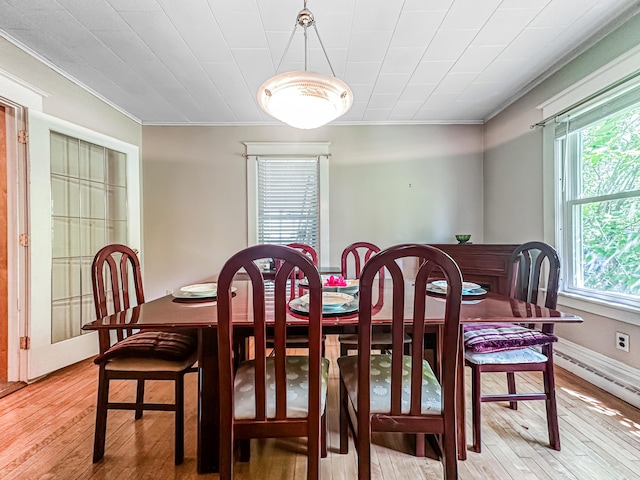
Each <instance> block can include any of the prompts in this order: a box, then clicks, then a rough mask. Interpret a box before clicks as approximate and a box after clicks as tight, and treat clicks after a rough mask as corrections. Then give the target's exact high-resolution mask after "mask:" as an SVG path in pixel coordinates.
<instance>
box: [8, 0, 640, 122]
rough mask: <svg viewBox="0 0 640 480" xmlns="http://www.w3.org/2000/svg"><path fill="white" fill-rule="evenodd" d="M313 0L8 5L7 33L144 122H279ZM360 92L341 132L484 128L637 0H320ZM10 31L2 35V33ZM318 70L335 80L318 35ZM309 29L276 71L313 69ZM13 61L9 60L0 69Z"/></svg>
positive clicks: (314, 48)
mask: <svg viewBox="0 0 640 480" xmlns="http://www.w3.org/2000/svg"><path fill="white" fill-rule="evenodd" d="M302 7H303V1H302V0H0V34H2V35H3V36H5V37H6V38H8V39H9V40H11V41H13V42H14V43H16V44H18V45H20V46H22V47H23V48H26V49H27V50H29V51H31V52H32V53H36V54H37V55H38V56H39V57H40V58H42V59H44V60H45V61H47V62H48V63H49V64H51V65H52V66H54V67H55V68H56V69H57V70H59V71H61V72H63V73H64V74H65V75H67V76H69V77H70V78H72V79H74V80H75V81H76V82H78V83H79V84H81V85H84V86H85V87H87V88H88V89H90V90H91V91H93V92H94V93H96V94H98V95H99V96H100V97H102V98H104V99H105V100H107V101H108V102H110V103H111V104H113V105H115V106H117V107H118V108H119V109H121V110H122V111H124V112H126V113H128V114H129V115H130V116H132V117H133V118H135V119H138V120H140V121H141V122H142V123H144V124H220V125H226V124H236V125H247V124H268V123H278V122H277V121H276V120H274V119H272V118H271V117H269V116H268V115H266V114H264V113H263V112H262V110H261V109H260V107H259V106H258V104H257V102H256V92H257V90H258V87H259V86H260V85H261V84H262V83H263V82H264V81H265V80H266V79H267V78H269V77H271V76H272V75H273V74H274V73H275V71H276V67H277V65H278V62H279V61H280V58H281V56H282V54H283V52H284V49H285V45H286V43H287V40H288V38H289V36H290V34H291V31H292V30H293V26H294V24H295V19H296V15H297V13H298V11H299V10H300V9H301V8H302ZM308 8H309V9H310V10H311V11H312V12H313V14H314V15H315V18H316V23H317V28H318V31H319V33H320V36H321V38H322V41H323V43H324V45H325V47H326V49H327V53H328V56H329V59H330V61H331V63H332V65H333V68H334V70H335V73H336V75H337V76H338V77H339V78H341V79H343V80H344V81H346V82H347V83H348V84H349V86H350V87H351V89H352V91H353V94H354V104H353V107H352V108H351V110H350V111H349V112H348V113H347V114H346V115H345V116H344V117H342V118H341V119H339V120H338V121H336V122H335V123H339V124H368V123H387V124H389V123H463V122H481V121H483V120H485V119H487V118H489V117H491V116H492V115H493V114H495V113H496V112H497V111H499V110H500V109H501V108H503V107H504V106H506V105H507V104H508V103H509V102H510V101H512V100H513V99H514V98H515V97H517V96H518V95H519V94H521V93H522V92H523V91H525V90H526V89H527V88H528V87H530V86H531V85H532V84H533V83H534V82H536V81H537V79H539V78H541V77H542V76H544V75H546V74H548V73H549V71H550V69H553V68H557V66H558V63H559V62H564V61H566V60H567V59H568V58H569V56H570V55H573V54H575V52H576V51H577V49H579V48H581V47H584V45H585V44H588V43H589V42H590V41H593V39H592V36H593V34H594V33H595V32H599V31H600V30H601V29H602V28H603V27H606V26H607V25H610V24H614V23H616V22H619V21H621V20H622V19H624V18H626V17H628V16H629V15H631V14H635V13H636V12H637V9H638V1H637V0H309V1H308ZM2 32H4V33H2ZM310 46H311V50H310V69H311V70H315V71H319V72H320V73H325V74H330V71H329V68H328V65H327V62H326V60H325V59H324V56H323V54H322V51H321V50H320V48H319V44H318V42H317V39H316V37H315V34H314V33H313V32H312V31H311V32H310ZM302 47H303V39H302V33H301V29H298V31H297V34H296V37H295V38H294V40H293V43H292V45H291V48H290V49H289V53H288V55H287V57H286V59H285V61H284V62H283V65H282V67H281V68H280V70H279V71H278V73H281V72H283V71H287V70H303V69H304V63H303V58H304V57H303V48H302ZM1 68H2V60H1V59H0V69H1Z"/></svg>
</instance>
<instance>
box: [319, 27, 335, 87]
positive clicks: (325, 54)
mask: <svg viewBox="0 0 640 480" xmlns="http://www.w3.org/2000/svg"><path fill="white" fill-rule="evenodd" d="M313 29H314V30H315V31H316V36H317V37H318V41H319V42H320V46H321V47H322V53H324V58H326V59H327V63H328V64H329V68H330V69H331V75H333V76H334V77H335V76H336V72H334V71H333V66H332V65H331V61H330V60H329V55H327V51H326V50H325V49H324V43H322V39H321V38H320V33H319V32H318V27H316V25H315V23H314V24H313Z"/></svg>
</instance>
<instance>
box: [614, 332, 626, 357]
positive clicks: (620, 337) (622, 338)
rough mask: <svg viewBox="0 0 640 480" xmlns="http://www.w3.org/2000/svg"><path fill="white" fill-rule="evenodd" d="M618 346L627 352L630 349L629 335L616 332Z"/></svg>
mask: <svg viewBox="0 0 640 480" xmlns="http://www.w3.org/2000/svg"><path fill="white" fill-rule="evenodd" d="M616 347H617V348H618V349H620V350H623V351H625V352H628V351H629V335H628V334H626V333H622V332H616Z"/></svg>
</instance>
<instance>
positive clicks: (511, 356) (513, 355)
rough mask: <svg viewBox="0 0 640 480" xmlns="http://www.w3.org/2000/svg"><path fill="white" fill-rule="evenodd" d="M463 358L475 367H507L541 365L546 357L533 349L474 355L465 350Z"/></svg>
mask: <svg viewBox="0 0 640 480" xmlns="http://www.w3.org/2000/svg"><path fill="white" fill-rule="evenodd" d="M464 358H465V359H466V360H467V361H468V362H471V363H475V364H476V365H508V364H512V363H542V362H546V361H547V357H546V355H543V354H542V353H540V352H539V351H537V350H536V349H534V348H518V349H516V350H502V351H499V352H488V353H475V352H470V351H468V350H467V351H465V352H464Z"/></svg>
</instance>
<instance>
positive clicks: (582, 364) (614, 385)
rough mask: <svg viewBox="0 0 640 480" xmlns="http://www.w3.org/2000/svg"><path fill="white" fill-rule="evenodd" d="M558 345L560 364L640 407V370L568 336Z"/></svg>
mask: <svg viewBox="0 0 640 480" xmlns="http://www.w3.org/2000/svg"><path fill="white" fill-rule="evenodd" d="M556 345H557V346H556V347H554V354H553V358H554V363H555V364H556V365H558V366H559V367H562V368H564V369H565V370H567V371H569V372H571V373H573V374H574V375H577V376H578V377H580V378H582V379H584V380H586V381H587V382H589V383H592V384H593V385H595V386H597V387H599V388H601V389H603V390H605V391H606V392H608V393H610V394H611V395H614V396H616V397H618V398H620V399H621V400H624V401H625V402H627V403H630V404H631V405H633V406H634V407H636V408H640V383H639V380H640V370H638V369H637V368H633V367H630V366H629V365H626V364H624V363H622V362H619V361H618V360H614V359H612V358H609V357H607V356H605V355H602V354H600V353H597V352H594V351H593V350H589V349H588V348H585V347H582V346H580V345H578V344H576V343H573V342H569V341H567V340H564V339H559V341H558V343H557V344H556Z"/></svg>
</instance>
